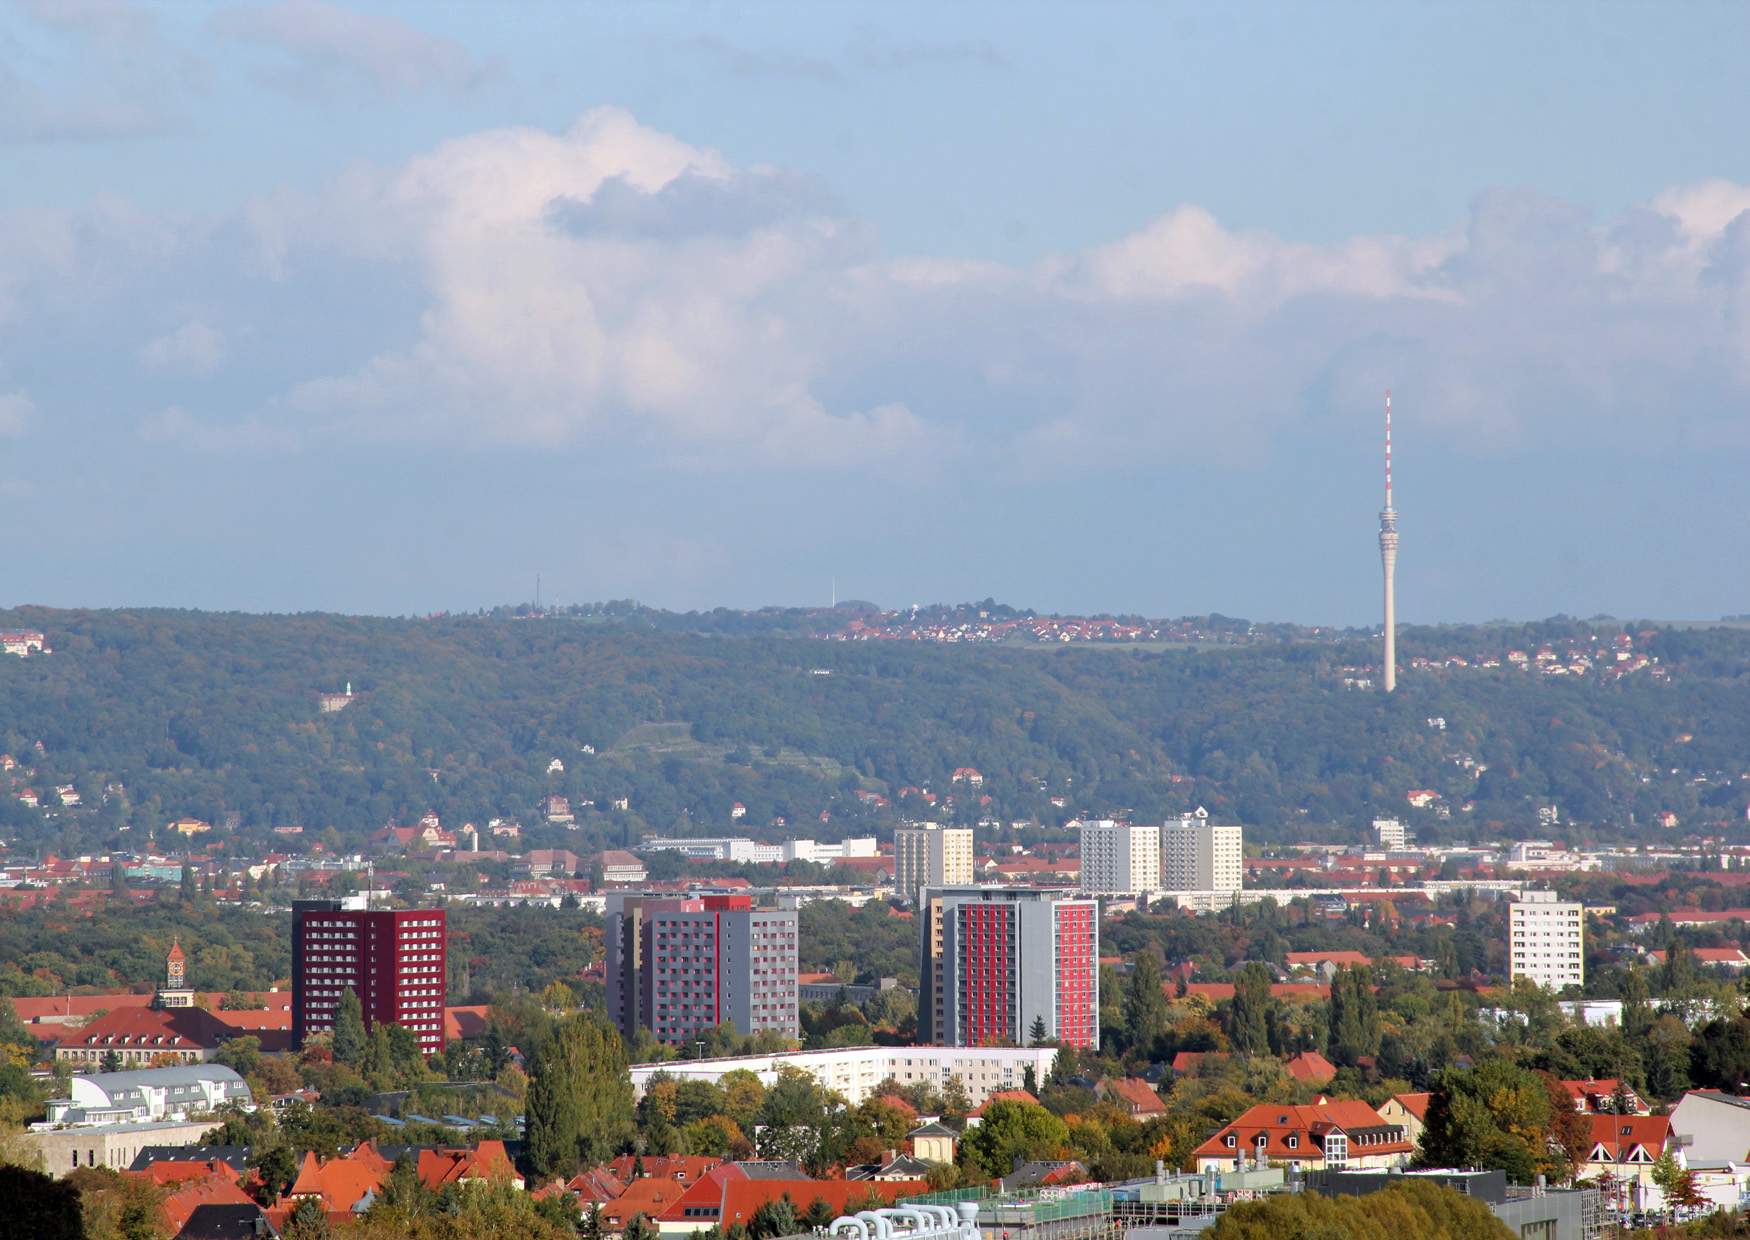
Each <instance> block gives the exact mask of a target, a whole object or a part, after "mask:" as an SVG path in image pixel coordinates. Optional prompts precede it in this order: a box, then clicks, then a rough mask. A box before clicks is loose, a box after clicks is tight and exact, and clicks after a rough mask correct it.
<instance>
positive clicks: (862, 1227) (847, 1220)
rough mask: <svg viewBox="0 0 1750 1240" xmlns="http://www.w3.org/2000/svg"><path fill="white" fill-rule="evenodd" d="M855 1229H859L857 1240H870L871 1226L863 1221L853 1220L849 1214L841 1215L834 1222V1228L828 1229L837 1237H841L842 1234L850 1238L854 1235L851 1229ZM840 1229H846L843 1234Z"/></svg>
mask: <svg viewBox="0 0 1750 1240" xmlns="http://www.w3.org/2000/svg"><path fill="white" fill-rule="evenodd" d="M853 1227H855V1228H856V1229H857V1231H856V1237H857V1240H869V1225H868V1224H867V1223H865V1222H864V1221H863V1220H862V1219H860V1218H852V1217H851V1216H850V1215H848V1214H841V1215H839V1217H838V1218H835V1219H834V1220H833V1221H832V1226H831V1227H830V1228H828V1230H829V1231H831V1232H832V1234H833V1235H835V1236H836V1235H840V1234H843V1235H847V1236H848V1235H850V1234H852V1233H851V1230H850V1229H851V1228H853ZM840 1228H843V1229H844V1230H843V1232H842V1233H841V1231H840Z"/></svg>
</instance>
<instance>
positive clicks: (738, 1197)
mask: <svg viewBox="0 0 1750 1240" xmlns="http://www.w3.org/2000/svg"><path fill="white" fill-rule="evenodd" d="M929 1191H930V1189H929V1184H928V1182H926V1181H924V1180H749V1179H747V1178H745V1177H743V1178H741V1179H734V1180H730V1181H728V1182H727V1183H726V1184H725V1185H724V1186H723V1209H722V1212H721V1213H720V1214H719V1216H718V1224H719V1225H720V1226H721V1227H722V1228H723V1229H724V1230H725V1231H727V1230H728V1229H729V1227H730V1226H731V1225H732V1224H734V1223H740V1224H741V1225H742V1226H744V1227H745V1226H746V1225H747V1223H748V1221H749V1220H750V1219H752V1218H753V1214H754V1211H755V1210H757V1209H759V1208H760V1207H761V1206H763V1205H765V1204H766V1203H767V1202H768V1201H778V1200H780V1199H781V1198H783V1196H784V1195H785V1194H786V1193H787V1194H789V1197H790V1200H791V1201H793V1202H795V1203H796V1210H797V1213H801V1212H802V1211H804V1210H806V1209H808V1207H809V1206H810V1205H811V1204H813V1203H814V1202H815V1201H825V1202H826V1204H827V1205H828V1206H830V1207H831V1208H832V1209H833V1210H834V1211H835V1212H837V1213H840V1214H842V1213H843V1212H844V1209H845V1206H846V1205H847V1204H848V1203H850V1202H852V1201H854V1200H856V1199H858V1198H860V1197H865V1196H868V1195H869V1194H870V1193H876V1194H879V1195H880V1196H881V1197H883V1198H884V1199H886V1201H888V1202H889V1203H890V1204H891V1203H892V1202H893V1201H894V1200H895V1199H897V1198H899V1197H911V1196H915V1195H917V1194H918V1193H927V1192H929Z"/></svg>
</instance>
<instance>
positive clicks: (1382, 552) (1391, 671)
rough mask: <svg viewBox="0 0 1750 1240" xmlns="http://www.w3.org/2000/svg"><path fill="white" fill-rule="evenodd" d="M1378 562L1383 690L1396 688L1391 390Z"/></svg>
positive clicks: (1395, 521) (1395, 523) (1395, 524)
mask: <svg viewBox="0 0 1750 1240" xmlns="http://www.w3.org/2000/svg"><path fill="white" fill-rule="evenodd" d="M1379 564H1380V567H1381V568H1382V569H1384V570H1385V691H1386V692H1387V693H1391V692H1392V691H1394V690H1395V689H1396V688H1397V687H1398V617H1397V575H1398V510H1397V509H1396V508H1393V507H1392V502H1391V392H1390V391H1389V390H1388V391H1387V392H1386V394H1385V508H1384V509H1383V510H1382V511H1381V512H1380V514H1379Z"/></svg>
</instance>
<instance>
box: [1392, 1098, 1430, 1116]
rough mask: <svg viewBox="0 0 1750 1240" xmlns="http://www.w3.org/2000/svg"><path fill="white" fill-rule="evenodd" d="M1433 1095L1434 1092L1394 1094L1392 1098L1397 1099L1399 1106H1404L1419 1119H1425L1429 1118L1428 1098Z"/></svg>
mask: <svg viewBox="0 0 1750 1240" xmlns="http://www.w3.org/2000/svg"><path fill="white" fill-rule="evenodd" d="M1433 1096H1434V1095H1433V1094H1428V1093H1422V1094H1393V1095H1392V1098H1393V1099H1395V1100H1396V1102H1397V1104H1398V1105H1399V1106H1401V1107H1403V1108H1404V1110H1406V1111H1408V1112H1409V1113H1410V1114H1411V1115H1414V1116H1415V1117H1416V1118H1417V1119H1421V1120H1425V1119H1427V1118H1428V1099H1430V1098H1432V1097H1433Z"/></svg>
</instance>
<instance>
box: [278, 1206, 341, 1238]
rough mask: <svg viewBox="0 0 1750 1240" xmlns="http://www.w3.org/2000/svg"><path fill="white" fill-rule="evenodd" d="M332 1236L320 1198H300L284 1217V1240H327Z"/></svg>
mask: <svg viewBox="0 0 1750 1240" xmlns="http://www.w3.org/2000/svg"><path fill="white" fill-rule="evenodd" d="M333 1234H334V1233H333V1231H332V1230H331V1229H330V1228H329V1226H328V1215H327V1214H326V1213H325V1212H324V1211H323V1209H322V1202H321V1199H320V1198H316V1197H303V1198H300V1199H299V1200H298V1204H297V1205H296V1206H294V1207H293V1208H292V1212H291V1214H289V1215H288V1216H287V1217H286V1229H285V1232H284V1235H285V1240H329V1237H331V1236H332V1235H333Z"/></svg>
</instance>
